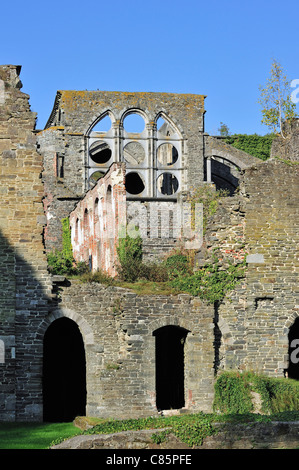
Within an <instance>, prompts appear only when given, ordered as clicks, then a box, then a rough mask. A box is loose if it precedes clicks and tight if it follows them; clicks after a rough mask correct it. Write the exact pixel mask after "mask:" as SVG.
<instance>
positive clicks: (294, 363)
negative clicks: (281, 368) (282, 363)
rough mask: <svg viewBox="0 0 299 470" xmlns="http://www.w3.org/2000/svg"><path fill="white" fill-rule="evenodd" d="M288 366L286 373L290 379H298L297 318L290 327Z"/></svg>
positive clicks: (298, 338)
mask: <svg viewBox="0 0 299 470" xmlns="http://www.w3.org/2000/svg"><path fill="white" fill-rule="evenodd" d="M288 340H289V367H288V369H287V374H288V377H289V378H290V379H296V380H299V318H296V320H295V321H294V323H293V325H292V326H291V327H290V330H289V335H288Z"/></svg>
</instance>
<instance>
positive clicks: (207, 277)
mask: <svg viewBox="0 0 299 470" xmlns="http://www.w3.org/2000/svg"><path fill="white" fill-rule="evenodd" d="M244 271H245V261H243V262H242V263H238V264H232V263H229V266H228V268H226V269H222V267H221V265H220V263H219V261H218V259H217V258H214V261H213V262H211V263H209V264H207V265H205V266H203V267H202V268H200V269H198V271H196V272H195V273H193V274H187V275H184V276H177V277H176V278H174V279H173V280H172V281H171V285H172V287H174V288H176V289H178V290H181V291H183V292H188V293H189V294H191V295H193V296H198V297H200V298H201V299H203V300H206V301H207V302H208V303H215V302H217V301H220V300H222V299H223V298H224V296H225V295H226V294H227V293H228V292H229V291H231V290H232V289H234V288H235V286H236V285H237V284H238V283H239V282H240V279H241V278H242V277H244Z"/></svg>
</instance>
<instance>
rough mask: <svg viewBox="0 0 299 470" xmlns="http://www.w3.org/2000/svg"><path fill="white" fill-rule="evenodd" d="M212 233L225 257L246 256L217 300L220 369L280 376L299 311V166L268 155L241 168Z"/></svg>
mask: <svg viewBox="0 0 299 470" xmlns="http://www.w3.org/2000/svg"><path fill="white" fill-rule="evenodd" d="M240 188H241V190H240V193H239V195H238V196H235V197H233V198H226V199H225V200H224V201H223V203H222V204H221V206H220V210H219V212H218V214H216V216H215V219H214V221H213V225H211V231H210V232H209V237H208V240H209V248H210V249H214V248H215V247H220V251H218V253H220V256H221V257H223V258H224V259H231V260H232V261H233V260H234V259H238V258H240V257H241V258H242V257H243V256H244V254H246V255H247V257H246V261H247V263H246V266H247V267H246V275H245V278H244V279H242V281H241V283H240V284H239V285H238V286H237V288H236V289H234V291H232V292H231V293H230V294H228V295H227V297H226V299H224V301H223V302H222V303H221V304H220V305H219V306H217V308H216V312H215V321H216V330H217V337H218V340H217V341H218V346H217V347H218V352H217V355H218V357H219V361H218V362H219V368H220V369H240V370H254V371H258V372H262V373H265V374H268V375H272V376H283V375H284V374H285V372H286V370H287V369H288V366H289V351H288V346H289V344H288V333H289V328H290V327H291V325H292V324H293V323H294V321H295V319H296V318H297V316H298V311H299V310H298V304H299V297H298V273H299V265H298V248H299V239H298V233H299V232H298V223H299V217H298V215H299V214H298V210H299V200H298V194H299V193H298V189H299V183H298V167H297V165H295V164H294V165H292V166H290V165H288V164H285V163H282V162H279V161H276V160H269V161H267V162H264V163H263V164H262V165H258V166H256V167H253V168H251V169H247V170H245V172H244V176H243V178H242V183H241V186H240Z"/></svg>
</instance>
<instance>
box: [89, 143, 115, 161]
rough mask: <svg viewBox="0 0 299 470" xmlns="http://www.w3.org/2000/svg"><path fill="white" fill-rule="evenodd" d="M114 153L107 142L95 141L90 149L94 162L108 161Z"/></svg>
mask: <svg viewBox="0 0 299 470" xmlns="http://www.w3.org/2000/svg"><path fill="white" fill-rule="evenodd" d="M111 155H112V151H111V149H110V147H109V145H108V144H107V143H106V142H102V141H98V142H94V143H93V144H92V145H91V146H90V149H89V156H90V158H91V160H92V161H93V162H94V163H97V164H104V163H107V162H108V161H109V160H110V158H111Z"/></svg>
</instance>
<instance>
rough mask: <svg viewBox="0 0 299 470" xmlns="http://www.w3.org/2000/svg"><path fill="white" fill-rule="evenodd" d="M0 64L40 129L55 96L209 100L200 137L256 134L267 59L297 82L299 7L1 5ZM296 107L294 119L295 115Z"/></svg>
mask: <svg viewBox="0 0 299 470" xmlns="http://www.w3.org/2000/svg"><path fill="white" fill-rule="evenodd" d="M1 10H2V15H1V16H2V21H1V42H0V63H1V64H16V65H22V72H21V80H22V82H23V90H22V91H24V92H25V93H28V94H29V95H30V103H31V108H32V110H33V111H35V112H37V113H38V123H37V128H39V129H41V128H43V127H44V125H45V124H46V122H47V119H48V117H49V115H50V113H51V110H52V107H53V103H54V99H55V95H56V91H57V90H59V89H60V90H63V89H64V90H67V89H69V90H74V89H77V90H85V89H87V90H97V89H99V90H108V91H155V92H170V93H195V94H204V95H207V98H206V110H207V112H206V118H205V122H206V132H208V133H209V134H217V133H218V128H219V126H220V122H224V123H225V124H226V125H227V126H228V127H229V129H230V131H231V133H246V134H251V133H255V132H256V133H258V134H261V135H264V134H266V133H267V132H268V128H267V127H266V126H264V125H262V124H261V112H260V105H259V104H258V102H257V101H258V98H259V85H265V83H266V80H267V78H268V77H269V74H270V67H271V62H272V59H273V58H275V59H276V60H278V61H279V62H280V63H281V65H282V67H283V69H284V71H285V72H286V73H287V76H288V78H289V79H290V80H292V79H298V78H299V41H298V25H299V17H298V2H297V1H295V0H294V1H285V2H282V1H281V0H279V1H277V0H271V1H268V0H266V1H263V0H260V1H256V0H251V1H236V0H231V1H230V0H227V1H220V0H209V1H208V0H206V1H201V0H196V1H195V0H185V1H178V0H159V1H158V0H151V1H150V2H142V1H136V0H123V1H120V0H114V1H110V2H109V1H107V0H105V1H102V0H97V1H94V0H85V1H84V2H83V1H82V2H80V3H79V2H78V3H76V2H74V1H69V0H65V1H63V2H61V3H55V2H40V1H39V2H36V1H30V2H29V3H26V2H24V1H22V2H21V1H19V0H15V1H14V2H12V1H11V2H5V4H3V3H2V6H1ZM298 108H299V105H297V112H298V114H299V109H298Z"/></svg>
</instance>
